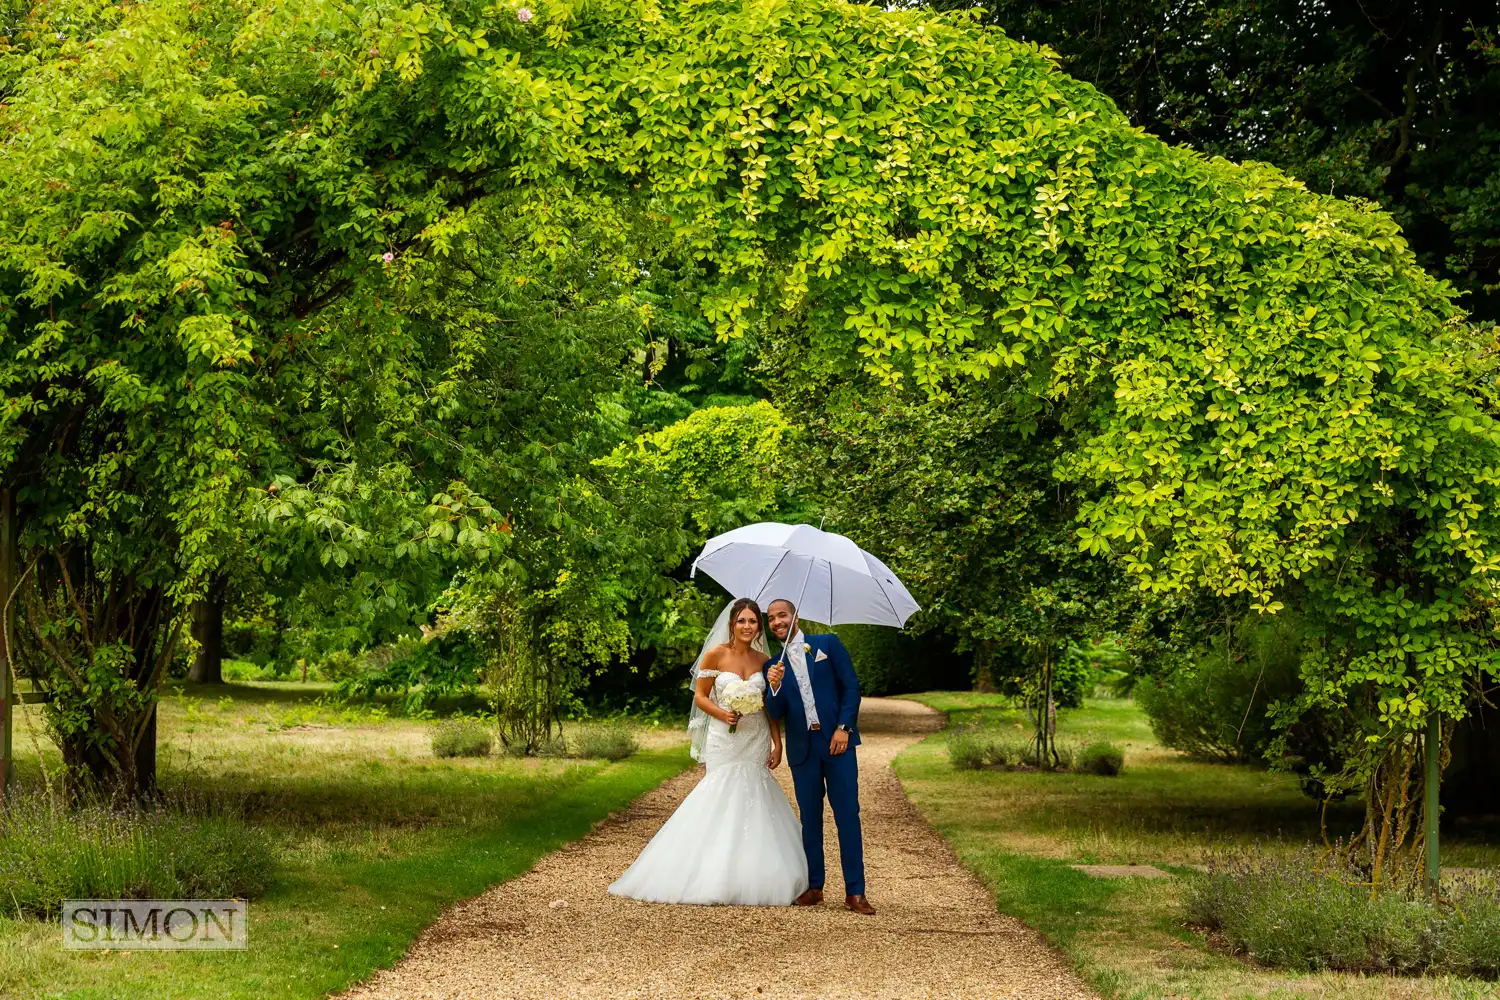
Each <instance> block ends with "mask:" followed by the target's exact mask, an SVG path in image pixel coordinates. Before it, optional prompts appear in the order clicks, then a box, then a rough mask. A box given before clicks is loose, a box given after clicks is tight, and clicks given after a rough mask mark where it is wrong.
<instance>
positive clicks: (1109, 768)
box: [1077, 742, 1125, 777]
mask: <svg viewBox="0 0 1500 1000" xmlns="http://www.w3.org/2000/svg"><path fill="white" fill-rule="evenodd" d="M1077 762H1078V770H1080V771H1087V772H1089V773H1090V774H1099V775H1103V776H1105V777H1114V776H1115V775H1117V774H1119V773H1120V772H1121V771H1122V770H1124V769H1125V751H1124V750H1121V749H1120V748H1119V747H1117V746H1115V745H1114V744H1113V743H1102V742H1101V743H1089V744H1087V745H1085V746H1084V747H1083V748H1082V749H1080V750H1079V751H1078V757H1077Z"/></svg>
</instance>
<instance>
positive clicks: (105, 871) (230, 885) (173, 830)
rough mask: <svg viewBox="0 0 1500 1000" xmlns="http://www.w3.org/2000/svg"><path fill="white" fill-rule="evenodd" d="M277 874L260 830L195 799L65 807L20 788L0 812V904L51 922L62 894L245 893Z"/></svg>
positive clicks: (216, 896)
mask: <svg viewBox="0 0 1500 1000" xmlns="http://www.w3.org/2000/svg"><path fill="white" fill-rule="evenodd" d="M275 871H276V863H275V856H274V854H273V853H272V849H271V845H270V842H269V841H268V840H267V838H266V837H265V835H264V834H262V833H261V832H260V831H259V830H256V829H255V828H253V827H251V826H248V825H247V824H246V823H245V822H244V821H243V820H241V819H240V818H239V817H237V816H234V815H226V814H214V813H212V812H211V811H208V810H207V809H205V808H204V807H201V806H198V805H193V804H183V803H175V804H174V803H168V804H164V805H160V806H155V807H149V808H148V807H141V806H135V807H130V808H126V809H114V808H110V807H107V806H104V805H82V806H74V807H72V808H64V807H61V806H58V805H55V804H54V803H52V802H51V801H49V800H48V799H47V798H46V797H45V796H43V795H40V794H25V793H23V794H17V795H14V796H13V797H12V799H11V801H10V802H9V803H7V806H6V808H5V810H4V811H3V812H0V907H3V909H4V910H5V911H6V912H7V913H11V914H15V913H20V914H23V915H26V916H33V917H42V918H55V917H56V916H57V914H58V909H59V907H60V906H61V904H62V901H63V900H64V899H226V898H245V899H249V898H254V897H256V896H259V895H261V894H262V893H263V892H265V890H266V887H267V886H269V885H270V884H271V882H272V880H273V879H274V877H275Z"/></svg>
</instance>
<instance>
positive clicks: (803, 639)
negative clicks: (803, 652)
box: [786, 628, 807, 646]
mask: <svg viewBox="0 0 1500 1000" xmlns="http://www.w3.org/2000/svg"><path fill="white" fill-rule="evenodd" d="M798 643H802V644H803V645H806V644H807V636H805V635H803V634H802V630H801V629H800V628H799V629H798V630H797V634H796V635H794V636H792V637H791V638H790V639H788V640H787V641H786V644H787V645H788V646H795V645H797V644H798Z"/></svg>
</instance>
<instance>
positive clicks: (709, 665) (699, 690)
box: [693, 649, 739, 725]
mask: <svg viewBox="0 0 1500 1000" xmlns="http://www.w3.org/2000/svg"><path fill="white" fill-rule="evenodd" d="M718 663H719V651H718V650H717V649H715V650H712V651H710V652H709V654H708V655H707V656H705V657H704V658H703V667H702V668H701V670H700V671H699V676H698V683H696V684H694V685H693V704H694V705H697V706H698V707H699V708H701V709H702V710H703V711H704V712H705V713H707V714H708V716H709V717H710V718H713V719H718V720H719V721H720V722H727V723H729V724H731V725H733V724H734V723H736V722H738V721H739V716H737V715H735V713H733V712H730V711H727V710H725V709H722V708H720V707H719V706H718V705H715V704H714V703H713V699H711V698H710V697H709V696H708V695H709V692H711V691H713V689H714V680H715V678H716V676H717V675H718V672H719V667H718ZM704 670H707V671H712V673H710V674H709V676H707V677H704V676H703V675H702V671H704ZM731 716H733V718H731Z"/></svg>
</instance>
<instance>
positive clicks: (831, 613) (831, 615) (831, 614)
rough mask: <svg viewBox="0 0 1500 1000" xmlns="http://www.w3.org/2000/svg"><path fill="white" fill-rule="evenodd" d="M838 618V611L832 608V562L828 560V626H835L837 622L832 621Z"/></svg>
mask: <svg viewBox="0 0 1500 1000" xmlns="http://www.w3.org/2000/svg"><path fill="white" fill-rule="evenodd" d="M838 616H839V615H838V611H836V610H835V609H834V606H833V560H832V559H830V560H829V561H828V617H829V622H828V624H830V625H837V624H838V622H836V621H833V620H832V619H834V618H837V617H838Z"/></svg>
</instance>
